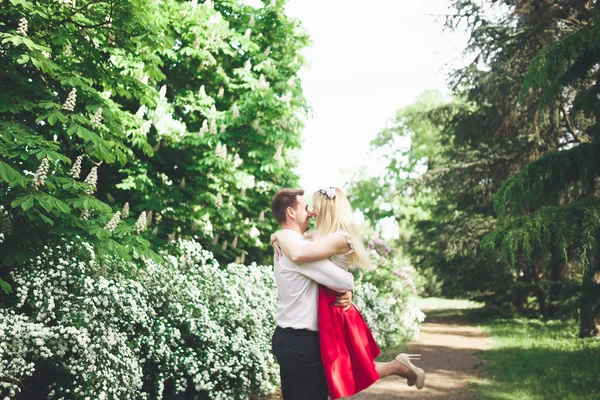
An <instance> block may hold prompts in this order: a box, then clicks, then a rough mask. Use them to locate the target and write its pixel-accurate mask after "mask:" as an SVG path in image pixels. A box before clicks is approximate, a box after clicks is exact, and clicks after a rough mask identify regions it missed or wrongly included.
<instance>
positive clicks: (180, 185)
mask: <svg viewBox="0 0 600 400" xmlns="http://www.w3.org/2000/svg"><path fill="white" fill-rule="evenodd" d="M179 187H180V188H181V189H183V188H185V176H184V177H183V178H181V182H180V183H179Z"/></svg>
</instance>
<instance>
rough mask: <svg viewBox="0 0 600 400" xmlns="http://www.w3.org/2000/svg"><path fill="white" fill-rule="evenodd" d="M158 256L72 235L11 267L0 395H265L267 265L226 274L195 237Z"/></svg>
mask: <svg viewBox="0 0 600 400" xmlns="http://www.w3.org/2000/svg"><path fill="white" fill-rule="evenodd" d="M162 255H163V260H164V261H163V262H162V263H157V262H154V261H152V260H148V261H146V263H145V264H144V265H136V264H132V263H126V262H123V261H122V260H120V259H118V258H116V257H112V258H108V259H107V258H101V257H99V256H97V255H96V254H95V253H94V251H93V249H92V246H91V245H90V244H88V243H85V242H84V243H81V244H80V243H75V242H70V243H67V244H64V245H62V246H60V247H56V248H50V247H49V248H47V249H46V250H45V251H44V253H42V254H40V255H39V256H37V257H36V258H35V259H33V260H31V262H30V263H29V264H28V265H26V266H24V267H22V268H19V269H17V270H15V273H14V275H13V280H14V285H15V287H16V298H15V299H14V302H15V304H14V305H13V307H12V309H2V314H3V318H2V322H1V328H0V330H2V332H3V334H2V336H1V337H2V341H1V345H0V350H1V352H0V360H1V364H0V365H1V367H2V368H1V370H0V371H2V373H1V375H2V381H3V382H4V383H5V385H4V386H3V387H2V388H1V389H0V392H1V393H2V394H3V395H11V394H10V391H14V392H16V393H19V392H21V394H22V395H23V396H25V397H27V398H31V397H35V398H37V397H39V396H42V395H47V396H48V397H49V398H64V397H67V398H83V397H86V396H91V397H94V398H103V397H105V398H120V399H129V398H131V399H133V398H136V399H137V398H162V397H164V398H172V397H173V396H177V395H182V394H184V393H185V394H186V396H194V395H198V394H203V393H204V395H208V396H209V397H210V398H215V399H218V398H220V399H232V398H240V399H241V398H247V396H248V394H249V393H256V394H258V393H270V392H272V391H273V390H274V388H275V384H276V381H277V379H276V378H277V376H278V374H277V373H278V371H277V368H276V364H275V360H274V357H273V355H272V353H271V351H270V337H271V335H272V331H273V325H274V320H273V316H274V312H275V307H276V303H277V298H276V295H275V293H276V291H275V287H274V280H273V277H272V274H271V273H270V271H269V273H266V271H267V269H266V268H265V267H258V266H256V265H254V264H253V265H250V266H243V265H235V264H231V265H229V267H228V269H227V270H224V269H222V268H220V267H219V264H218V262H217V261H216V260H215V259H214V257H213V255H212V254H211V253H210V252H208V251H206V250H203V249H202V247H201V246H200V245H199V244H197V243H195V242H184V241H180V242H178V244H177V245H176V246H175V247H174V249H173V251H172V253H169V254H167V253H163V254H162ZM49 267H51V268H49ZM45 370H50V371H52V373H51V374H50V375H46V374H44V371H45ZM19 382H23V384H22V385H21V384H20V383H19ZM11 396H13V395H11Z"/></svg>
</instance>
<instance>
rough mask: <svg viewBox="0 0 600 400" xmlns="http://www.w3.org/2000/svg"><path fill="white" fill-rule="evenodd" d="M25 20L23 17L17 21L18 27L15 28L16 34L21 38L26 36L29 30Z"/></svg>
mask: <svg viewBox="0 0 600 400" xmlns="http://www.w3.org/2000/svg"><path fill="white" fill-rule="evenodd" d="M28 25H29V24H28V22H27V18H25V17H23V18H21V19H20V20H19V26H18V27H17V34H18V35H21V36H27V30H28V29H29V26H28Z"/></svg>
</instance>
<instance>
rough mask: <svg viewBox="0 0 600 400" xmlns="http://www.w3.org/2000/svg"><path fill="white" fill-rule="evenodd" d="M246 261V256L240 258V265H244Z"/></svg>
mask: <svg viewBox="0 0 600 400" xmlns="http://www.w3.org/2000/svg"><path fill="white" fill-rule="evenodd" d="M245 261H246V255H245V254H242V255H241V256H240V264H243V263H244V262H245Z"/></svg>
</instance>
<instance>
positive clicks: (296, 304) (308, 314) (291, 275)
mask: <svg viewBox="0 0 600 400" xmlns="http://www.w3.org/2000/svg"><path fill="white" fill-rule="evenodd" d="M282 232H283V234H285V235H286V236H287V237H289V238H290V239H293V240H294V241H297V242H298V243H310V241H308V240H306V239H305V238H304V236H302V235H301V234H300V233H299V232H296V231H293V230H291V229H284V230H283V231H282ZM275 282H276V283H277V295H278V297H279V306H278V307H277V312H276V314H275V321H277V325H279V326H280V327H282V328H294V329H308V330H311V331H318V330H319V321H318V318H317V315H318V312H317V309H318V303H319V284H321V285H323V286H326V287H328V288H330V289H332V290H335V291H336V292H347V291H349V290H354V277H353V276H352V274H351V273H349V272H347V271H345V270H343V269H342V268H339V267H337V266H336V265H335V264H334V263H332V262H331V261H329V260H320V261H315V262H310V263H302V264H296V263H294V262H293V261H292V260H290V259H289V258H288V257H287V256H286V255H285V254H284V255H283V256H282V257H279V260H275Z"/></svg>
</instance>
